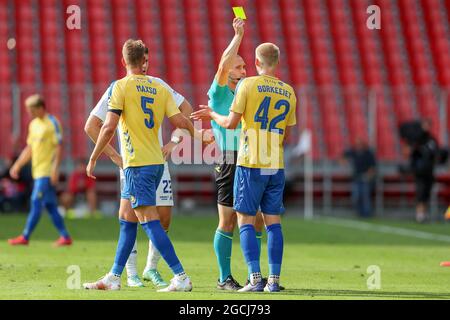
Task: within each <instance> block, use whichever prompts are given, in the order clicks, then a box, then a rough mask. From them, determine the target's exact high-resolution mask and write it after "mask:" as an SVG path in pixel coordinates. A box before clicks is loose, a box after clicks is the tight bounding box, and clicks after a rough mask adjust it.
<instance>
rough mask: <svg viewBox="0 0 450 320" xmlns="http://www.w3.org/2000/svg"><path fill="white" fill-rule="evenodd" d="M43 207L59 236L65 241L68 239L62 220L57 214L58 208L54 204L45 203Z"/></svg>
mask: <svg viewBox="0 0 450 320" xmlns="http://www.w3.org/2000/svg"><path fill="white" fill-rule="evenodd" d="M45 207H46V208H47V211H48V214H49V215H50V218H51V219H52V221H53V224H54V225H55V227H56V229H58V232H59V235H60V236H62V237H64V238H66V239H67V238H69V233H68V232H67V230H66V227H65V226H64V219H63V217H61V215H60V214H59V212H58V207H57V206H56V204H55V203H46V204H45Z"/></svg>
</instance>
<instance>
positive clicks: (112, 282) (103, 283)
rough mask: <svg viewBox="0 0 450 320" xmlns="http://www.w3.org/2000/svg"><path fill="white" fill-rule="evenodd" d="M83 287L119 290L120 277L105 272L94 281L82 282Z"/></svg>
mask: <svg viewBox="0 0 450 320" xmlns="http://www.w3.org/2000/svg"><path fill="white" fill-rule="evenodd" d="M83 288H85V289H89V290H120V277H118V276H116V275H113V274H112V273H107V274H106V275H105V276H104V277H103V278H101V279H100V280H98V281H96V282H91V283H89V282H88V283H83Z"/></svg>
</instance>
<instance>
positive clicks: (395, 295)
mask: <svg viewBox="0 0 450 320" xmlns="http://www.w3.org/2000/svg"><path fill="white" fill-rule="evenodd" d="M280 295H288V296H293V295H294V296H299V297H336V298H339V297H342V298H355V299H356V298H369V299H370V298H382V299H383V298H384V299H450V293H449V292H445V293H443V292H401V291H399V292H397V291H381V290H335V289H286V290H284V291H282V292H281V293H280Z"/></svg>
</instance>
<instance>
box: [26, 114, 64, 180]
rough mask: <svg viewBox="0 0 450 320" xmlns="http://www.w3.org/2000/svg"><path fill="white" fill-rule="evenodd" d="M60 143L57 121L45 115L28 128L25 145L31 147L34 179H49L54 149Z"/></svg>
mask: <svg viewBox="0 0 450 320" xmlns="http://www.w3.org/2000/svg"><path fill="white" fill-rule="evenodd" d="M61 142H62V128H61V124H60V123H59V121H58V119H56V117H55V116H53V115H51V114H46V115H45V116H44V117H43V118H42V119H41V118H35V119H33V120H32V121H31V122H30V125H29V126H28V137H27V145H29V146H30V147H31V165H32V174H33V178H34V179H39V178H43V177H50V175H51V171H52V165H53V160H54V158H55V153H56V148H57V146H58V145H60V144H61Z"/></svg>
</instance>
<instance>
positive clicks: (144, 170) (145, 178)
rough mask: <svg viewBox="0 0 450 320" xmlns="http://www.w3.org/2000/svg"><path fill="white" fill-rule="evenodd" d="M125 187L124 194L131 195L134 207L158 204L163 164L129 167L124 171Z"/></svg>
mask: <svg viewBox="0 0 450 320" xmlns="http://www.w3.org/2000/svg"><path fill="white" fill-rule="evenodd" d="M123 172H124V174H125V187H124V189H123V192H122V194H125V195H129V198H130V202H131V207H132V208H133V209H135V208H137V207H142V206H156V190H157V189H158V185H159V182H160V181H161V177H162V175H163V172H164V165H163V164H156V165H150V166H143V167H128V168H126V169H125V170H124V171H123Z"/></svg>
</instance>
